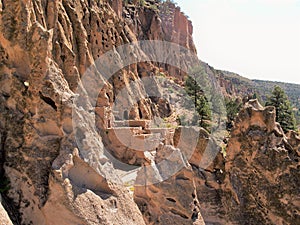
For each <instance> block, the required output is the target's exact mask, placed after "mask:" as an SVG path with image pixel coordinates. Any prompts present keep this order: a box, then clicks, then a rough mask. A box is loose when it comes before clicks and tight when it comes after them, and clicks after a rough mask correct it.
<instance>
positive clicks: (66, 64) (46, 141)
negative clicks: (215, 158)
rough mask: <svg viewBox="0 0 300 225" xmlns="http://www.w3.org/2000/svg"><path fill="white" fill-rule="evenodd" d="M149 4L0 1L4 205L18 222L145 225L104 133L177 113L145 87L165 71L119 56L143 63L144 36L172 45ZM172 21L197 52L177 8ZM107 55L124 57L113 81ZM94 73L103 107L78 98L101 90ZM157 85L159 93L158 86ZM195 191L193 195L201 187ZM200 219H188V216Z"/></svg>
mask: <svg viewBox="0 0 300 225" xmlns="http://www.w3.org/2000/svg"><path fill="white" fill-rule="evenodd" d="M146 3H147V5H145V6H138V5H137V2H136V1H134V2H133V3H130V4H129V5H127V6H124V5H123V4H122V1H117V0H114V1H110V0H107V1H106V0H103V1H102V0H101V1H87V0H86V1H79V0H76V1H69V0H63V1H11V0H8V1H0V12H1V14H0V24H1V25H0V52H1V57H0V73H1V76H0V103H1V104H0V112H1V113H0V137H1V144H0V148H1V158H0V161H1V162H0V163H1V164H0V165H1V173H2V172H3V169H4V171H5V175H6V176H7V177H8V179H9V180H10V183H11V184H12V185H11V188H10V190H9V191H8V192H7V193H6V198H8V199H9V207H8V213H11V214H12V213H13V212H18V213H17V216H16V217H17V218H16V220H18V221H16V223H20V224H143V223H144V222H143V217H142V214H141V212H140V211H139V208H138V206H137V205H136V203H135V202H134V200H133V198H132V196H131V194H130V192H129V191H128V190H127V188H125V187H124V186H123V185H122V184H121V177H120V176H119V175H118V172H117V170H115V168H114V165H113V164H112V163H110V162H109V160H108V158H107V156H106V154H105V152H106V150H107V152H106V153H107V154H108V155H109V153H113V151H114V147H113V146H111V145H108V141H109V140H108V139H107V136H106V135H105V134H106V130H107V129H109V128H110V127H111V126H112V124H113V122H114V121H115V120H123V119H130V120H137V119H152V118H153V117H154V116H159V115H162V114H163V115H170V113H171V109H170V107H169V106H168V103H167V102H165V101H162V100H161V99H159V98H150V97H149V93H147V92H146V88H145V86H144V85H143V83H142V82H141V78H143V77H153V76H154V75H155V74H156V71H159V68H158V67H157V65H155V64H153V63H150V62H142V63H133V64H130V65H126V63H125V62H124V61H122V59H120V58H121V55H122V52H118V51H117V47H118V46H120V45H124V44H127V43H131V44H132V45H129V46H131V47H130V49H129V50H130V51H129V53H130V54H129V55H128V57H130V58H139V57H142V56H143V54H144V53H143V51H142V50H141V48H140V47H139V46H137V45H135V44H134V43H135V42H136V41H137V40H138V39H156V40H165V36H166V34H167V32H166V31H164V30H163V27H162V25H161V18H160V16H159V14H158V11H157V10H156V9H155V7H151V5H153V6H158V5H159V3H158V2H156V1H149V2H148V1H147V2H146ZM149 4H150V5H149ZM174 9H175V8H174ZM135 12H138V14H135ZM137 15H138V16H137ZM128 16H129V17H128ZM170 16H171V18H172V21H175V20H176V21H178V20H180V21H183V23H182V24H181V25H180V27H176V23H175V22H173V28H174V29H173V28H172V29H173V30H174V31H175V32H176V35H173V34H168V35H169V36H170V37H172V36H174V37H175V36H176V39H174V41H175V42H176V43H179V44H181V45H183V46H185V47H189V48H191V49H192V50H193V51H194V47H193V44H192V39H191V34H192V30H191V24H190V22H188V21H187V19H186V18H185V17H183V16H182V14H181V13H180V11H179V10H178V9H176V13H175V14H174V15H173V16H172V15H170ZM135 24H136V25H135ZM185 26H187V27H185ZM171 41H172V40H171ZM108 51H110V53H111V54H112V55H113V56H112V58H114V59H117V60H116V61H112V60H111V61H108V62H110V63H114V65H117V66H119V67H120V68H121V69H119V70H118V71H116V72H115V74H114V75H113V76H112V77H110V78H109V77H107V76H106V75H107V74H106V73H105V72H106V71H105V68H106V67H105V68H104V66H103V65H105V64H103V65H102V66H103V67H101V69H103V70H104V71H97V59H99V57H101V56H103V55H104V54H105V53H107V52H108ZM168 54H173V53H171V52H170V53H168ZM173 55H174V54H173ZM179 59H180V58H178V59H177V60H179ZM98 69H99V67H98ZM166 69H168V68H166ZM91 71H92V72H95V73H99V82H101V85H102V88H101V90H99V93H97V94H98V95H97V100H96V103H95V105H93V104H92V102H91V100H89V99H84V96H83V95H81V94H80V91H81V93H87V94H94V92H96V91H97V90H98V88H99V87H98V86H97V85H98V84H99V83H97V82H88V83H85V82H86V81H84V80H85V78H86V74H87V73H89V72H91ZM171 72H172V71H171V70H170V73H171ZM177 74H178V76H179V73H177ZM106 78H107V79H106ZM108 78H109V79H108ZM132 83H134V85H132ZM87 84H88V86H87ZM87 87H88V88H87ZM152 87H153V88H154V90H158V89H159V87H158V86H157V84H156V83H155V82H154V83H152ZM78 90H79V91H78ZM124 93H125V94H124ZM116 99H117V100H119V101H114V100H116ZM83 100H84V101H83ZM78 102H79V103H78ZM76 103H77V104H76ZM118 103H119V104H118ZM93 107H95V109H94V108H93ZM122 107H123V108H122ZM118 109H123V111H124V112H123V111H118ZM124 109H125V110H124ZM125 111H126V113H125ZM93 112H94V113H93ZM125 117H127V118H125ZM74 120H75V121H76V122H74ZM93 124H95V125H96V126H94V125H93ZM170 142H171V141H170ZM123 156H124V155H121V156H120V157H119V158H118V159H119V160H121V161H122V160H123V158H124V157H123ZM125 158H126V157H125ZM124 161H125V162H126V160H124ZM136 163H138V164H141V163H143V162H133V164H136ZM112 171H114V173H113V172H112ZM187 188H188V193H189V195H191V192H194V187H188V185H187ZM190 200H191V199H190ZM183 206H184V207H185V206H186V205H184V204H183ZM175 208H176V207H175ZM174 210H175V209H174ZM10 211H11V212H10ZM115 212H117V213H115ZM164 213H166V212H164V211H163V212H161V215H162V216H163V214H164ZM192 214H193V213H192V211H188V212H185V213H184V215H186V216H188V219H191V218H190V217H191V216H192ZM199 218H200V216H199Z"/></svg>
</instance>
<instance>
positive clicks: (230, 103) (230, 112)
mask: <svg viewBox="0 0 300 225" xmlns="http://www.w3.org/2000/svg"><path fill="white" fill-rule="evenodd" d="M225 104H226V112H227V124H226V128H227V130H228V131H230V130H231V128H232V127H233V121H234V120H235V118H236V116H237V114H238V112H239V111H240V109H241V108H242V102H241V101H240V100H239V99H231V98H226V99H225Z"/></svg>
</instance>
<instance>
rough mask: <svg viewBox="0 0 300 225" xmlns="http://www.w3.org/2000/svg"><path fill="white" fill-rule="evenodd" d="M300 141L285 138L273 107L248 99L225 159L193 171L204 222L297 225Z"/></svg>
mask: <svg viewBox="0 0 300 225" xmlns="http://www.w3.org/2000/svg"><path fill="white" fill-rule="evenodd" d="M298 146H299V137H298V136H297V135H295V134H294V133H290V136H289V137H286V136H285V135H284V132H283V131H282V129H281V127H280V126H279V124H278V123H276V122H275V109H274V108H273V107H266V108H264V107H262V106H261V105H260V104H259V103H258V102H257V101H256V100H253V101H250V102H248V103H247V104H246V106H245V107H244V108H243V109H242V111H241V112H240V113H239V115H238V117H237V119H236V121H235V127H234V128H233V131H232V133H231V138H230V140H229V143H228V147H227V150H226V152H227V156H226V159H224V160H219V161H218V160H217V159H218V158H216V160H215V162H214V165H213V166H212V167H211V168H210V169H208V170H202V169H201V168H199V167H194V172H195V174H196V176H197V177H198V178H197V194H198V198H199V202H200V205H201V214H202V215H203V218H204V220H205V222H206V224H244V223H247V224H298V223H299V221H300V217H299V210H300V205H299V194H300V193H299V153H298Z"/></svg>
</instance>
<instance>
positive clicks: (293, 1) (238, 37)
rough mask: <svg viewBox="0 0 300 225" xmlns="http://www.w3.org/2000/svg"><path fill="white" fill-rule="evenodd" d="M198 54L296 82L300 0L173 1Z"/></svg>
mask: <svg viewBox="0 0 300 225" xmlns="http://www.w3.org/2000/svg"><path fill="white" fill-rule="evenodd" d="M175 2H177V3H178V5H179V6H180V7H181V10H182V11H183V12H184V13H185V14H186V15H188V16H189V18H190V19H191V20H192V23H193V27H194V34H193V37H194V42H195V44H196V47H197V51H198V55H199V58H200V59H201V60H202V61H204V62H206V63H208V64H209V65H211V66H213V67H214V68H216V69H222V70H227V71H231V72H235V73H238V74H240V75H242V76H245V77H247V78H250V79H261V80H272V81H284V82H289V83H298V84H300V0H175Z"/></svg>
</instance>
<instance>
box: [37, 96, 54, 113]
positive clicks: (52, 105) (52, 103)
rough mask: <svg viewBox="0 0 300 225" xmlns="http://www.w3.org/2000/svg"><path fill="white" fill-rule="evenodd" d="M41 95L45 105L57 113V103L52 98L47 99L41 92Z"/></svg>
mask: <svg viewBox="0 0 300 225" xmlns="http://www.w3.org/2000/svg"><path fill="white" fill-rule="evenodd" d="M39 94H40V98H41V99H42V100H43V101H44V102H45V103H47V104H48V105H50V106H51V107H52V108H53V109H54V110H55V111H57V106H56V104H55V102H54V101H53V100H52V99H51V98H48V97H45V96H44V95H43V94H42V93H41V92H39Z"/></svg>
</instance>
